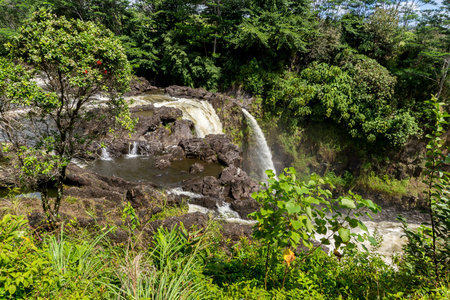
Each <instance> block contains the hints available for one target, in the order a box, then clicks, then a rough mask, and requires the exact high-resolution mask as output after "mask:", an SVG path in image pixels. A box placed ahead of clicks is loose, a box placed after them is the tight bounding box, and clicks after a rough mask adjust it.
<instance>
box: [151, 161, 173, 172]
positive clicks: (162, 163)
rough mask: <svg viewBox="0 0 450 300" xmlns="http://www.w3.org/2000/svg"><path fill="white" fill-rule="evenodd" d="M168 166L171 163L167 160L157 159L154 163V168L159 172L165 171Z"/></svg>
mask: <svg viewBox="0 0 450 300" xmlns="http://www.w3.org/2000/svg"><path fill="white" fill-rule="evenodd" d="M170 165H171V162H170V160H168V159H159V160H157V161H156V162H155V167H156V168H157V169H160V170H162V169H165V168H167V167H168V166H170Z"/></svg>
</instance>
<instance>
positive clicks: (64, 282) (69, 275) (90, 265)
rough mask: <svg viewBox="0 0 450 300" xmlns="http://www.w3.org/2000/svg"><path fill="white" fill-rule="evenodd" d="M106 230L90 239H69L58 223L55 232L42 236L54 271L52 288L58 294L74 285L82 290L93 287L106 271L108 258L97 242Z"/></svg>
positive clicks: (107, 231) (107, 253)
mask: <svg viewBox="0 0 450 300" xmlns="http://www.w3.org/2000/svg"><path fill="white" fill-rule="evenodd" d="M111 230H112V229H110V230H106V231H104V232H103V233H102V234H100V235H97V236H96V237H95V238H94V239H88V240H84V239H83V240H78V239H77V240H76V241H71V240H69V239H68V238H67V236H66V233H65V232H64V226H62V227H61V231H60V234H59V235H48V236H47V237H45V239H44V244H45V247H44V248H45V249H47V251H48V256H49V260H50V264H51V266H52V269H53V272H54V276H55V277H54V280H55V285H56V286H55V287H54V291H53V292H57V293H59V294H60V295H62V294H63V293H64V292H65V290H66V289H72V288H74V287H75V288H76V289H78V291H80V287H83V288H82V289H81V291H82V294H85V293H87V291H88V290H91V289H93V286H94V285H96V284H98V280H99V278H101V277H102V276H103V275H104V274H106V273H107V270H106V268H107V267H108V265H107V263H105V262H106V261H108V260H109V259H111V257H110V256H109V252H108V251H104V250H105V249H103V248H102V246H101V245H100V244H101V242H102V241H106V235H107V234H108V233H109V232H110V231H111Z"/></svg>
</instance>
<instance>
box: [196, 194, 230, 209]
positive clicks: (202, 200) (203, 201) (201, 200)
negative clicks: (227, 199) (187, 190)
mask: <svg viewBox="0 0 450 300" xmlns="http://www.w3.org/2000/svg"><path fill="white" fill-rule="evenodd" d="M222 202H223V201H220V200H217V199H214V198H212V197H198V198H192V199H189V203H191V204H195V205H199V206H201V207H206V208H207V209H210V210H217V208H218V206H219V205H221V203H222Z"/></svg>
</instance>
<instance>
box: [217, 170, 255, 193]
mask: <svg viewBox="0 0 450 300" xmlns="http://www.w3.org/2000/svg"><path fill="white" fill-rule="evenodd" d="M219 181H220V184H221V185H223V186H224V193H225V196H229V197H231V198H233V199H235V200H240V199H241V198H250V196H251V194H252V193H253V192H256V191H258V189H259V185H258V183H257V182H256V181H254V180H253V179H251V178H250V177H249V176H248V175H247V173H246V172H245V171H243V170H241V169H239V168H235V167H229V168H226V169H225V170H223V171H222V173H220V175H219Z"/></svg>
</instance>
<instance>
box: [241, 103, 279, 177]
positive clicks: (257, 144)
mask: <svg viewBox="0 0 450 300" xmlns="http://www.w3.org/2000/svg"><path fill="white" fill-rule="evenodd" d="M242 112H243V113H244V116H245V118H246V119H247V121H248V123H249V124H250V128H251V132H252V140H253V141H252V143H251V147H252V148H253V147H254V151H252V153H253V154H254V156H255V157H254V159H255V160H256V162H257V165H258V166H259V168H258V169H259V170H258V172H257V173H258V177H259V179H260V180H263V181H266V180H267V175H266V174H265V173H264V172H265V171H266V170H272V171H273V172H274V173H275V174H276V172H275V166H274V165H273V161H272V153H271V152H270V149H269V146H268V145H267V141H266V138H265V137H264V133H263V132H262V130H261V128H260V127H259V125H258V122H256V120H255V118H254V117H253V116H252V115H251V114H250V113H249V112H248V111H247V110H245V109H242Z"/></svg>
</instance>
